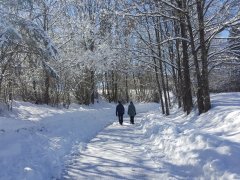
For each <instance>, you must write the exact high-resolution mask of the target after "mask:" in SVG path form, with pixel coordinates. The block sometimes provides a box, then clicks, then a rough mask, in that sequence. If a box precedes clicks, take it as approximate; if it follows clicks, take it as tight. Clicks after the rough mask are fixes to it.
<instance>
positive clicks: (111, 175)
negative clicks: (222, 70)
mask: <svg viewBox="0 0 240 180" xmlns="http://www.w3.org/2000/svg"><path fill="white" fill-rule="evenodd" d="M211 98H212V109H211V110H210V111H209V112H207V113H204V114H201V115H200V116H198V115H197V111H196V112H195V111H193V112H192V113H191V114H190V115H189V116H187V115H186V114H184V113H183V112H182V111H181V110H180V109H177V108H176V107H174V108H173V110H172V112H173V113H172V114H171V115H170V116H167V117H166V116H163V115H162V114H161V113H160V109H159V105H158V104H154V103H138V104H135V105H136V110H137V116H136V119H135V122H136V123H135V124H134V125H131V124H130V123H129V117H127V115H126V116H124V124H123V126H120V125H119V124H118V122H117V118H116V116H115V104H109V103H106V102H100V103H96V104H95V105H91V106H79V105H76V104H74V105H71V106H70V108H69V109H60V108H53V107H49V106H46V105H34V104H31V103H26V102H14V104H13V112H12V113H8V112H6V111H5V110H3V109H2V110H1V117H0V143H1V148H0V160H1V161H0V179H4V180H5V179H6V180H8V179H9V180H10V179H29V180H30V179H36V180H38V179H39V180H42V179H101V178H102V179H159V178H160V179H240V167H239V164H240V153H239V152H240V93H221V94H212V95H211ZM126 107H127V105H126V106H125V108H126Z"/></svg>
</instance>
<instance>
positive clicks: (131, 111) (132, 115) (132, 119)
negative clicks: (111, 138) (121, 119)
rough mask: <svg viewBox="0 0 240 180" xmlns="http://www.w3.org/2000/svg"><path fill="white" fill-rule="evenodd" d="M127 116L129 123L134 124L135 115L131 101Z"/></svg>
mask: <svg viewBox="0 0 240 180" xmlns="http://www.w3.org/2000/svg"><path fill="white" fill-rule="evenodd" d="M128 115H129V116H130V123H131V124H134V116H135V115H136V108H135V106H134V104H133V102H132V101H131V102H130V104H129V106H128Z"/></svg>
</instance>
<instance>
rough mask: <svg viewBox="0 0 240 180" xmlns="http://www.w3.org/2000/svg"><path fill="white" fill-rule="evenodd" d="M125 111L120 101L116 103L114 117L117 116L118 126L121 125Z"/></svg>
mask: <svg viewBox="0 0 240 180" xmlns="http://www.w3.org/2000/svg"><path fill="white" fill-rule="evenodd" d="M124 112H125V109H124V106H123V105H122V103H121V102H120V101H118V105H117V107H116V116H118V120H119V124H121V125H122V124H123V115H124Z"/></svg>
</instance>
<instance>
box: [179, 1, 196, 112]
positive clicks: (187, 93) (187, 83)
mask: <svg viewBox="0 0 240 180" xmlns="http://www.w3.org/2000/svg"><path fill="white" fill-rule="evenodd" d="M185 3H186V2H185V0H184V2H182V0H180V1H178V6H179V8H181V9H183V10H185V9H186V4H185ZM179 16H180V17H179V18H180V31H181V36H182V37H183V38H184V39H187V35H186V21H185V18H184V17H185V16H184V13H183V12H181V11H179ZM184 39H182V51H183V52H182V54H183V62H182V65H183V90H184V92H183V94H182V95H183V108H184V111H185V112H187V114H189V113H190V112H191V110H192V107H193V102H192V91H191V80H190V72H189V57H188V44H187V41H186V40H184Z"/></svg>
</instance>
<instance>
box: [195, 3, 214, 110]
mask: <svg viewBox="0 0 240 180" xmlns="http://www.w3.org/2000/svg"><path fill="white" fill-rule="evenodd" d="M196 1H197V13H198V26H199V39H200V47H201V60H202V82H204V83H203V99H204V112H207V111H208V110H209V109H210V108H211V100H210V95H209V81H208V59H207V54H208V52H207V47H206V44H205V27H204V14H203V11H204V2H203V1H200V0H196Z"/></svg>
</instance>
